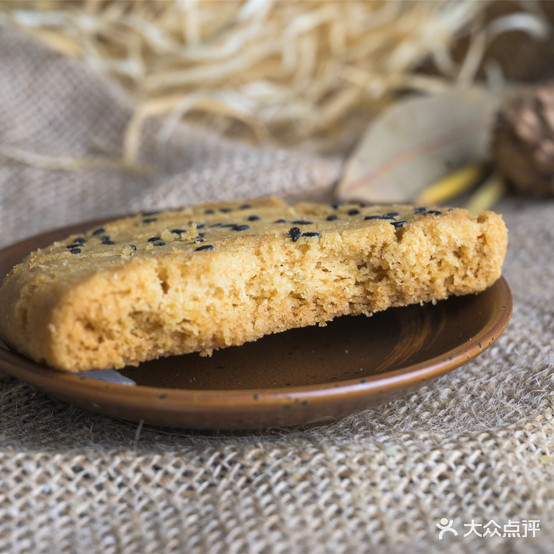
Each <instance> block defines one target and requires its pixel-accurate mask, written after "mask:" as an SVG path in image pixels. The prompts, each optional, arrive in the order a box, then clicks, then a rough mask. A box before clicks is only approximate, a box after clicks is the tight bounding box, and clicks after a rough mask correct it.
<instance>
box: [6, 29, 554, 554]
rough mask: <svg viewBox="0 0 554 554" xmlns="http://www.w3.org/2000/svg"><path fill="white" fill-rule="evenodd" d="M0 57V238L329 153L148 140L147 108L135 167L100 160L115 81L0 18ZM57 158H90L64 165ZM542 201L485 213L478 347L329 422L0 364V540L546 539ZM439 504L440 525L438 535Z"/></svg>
mask: <svg viewBox="0 0 554 554" xmlns="http://www.w3.org/2000/svg"><path fill="white" fill-rule="evenodd" d="M0 68H1V73H0V155H1V162H0V199H1V202H0V222H1V225H0V229H1V233H0V245H6V244H8V243H12V242H14V241H16V240H17V239H20V238H23V237H25V236H28V235H31V234H34V233H37V232H40V231H42V230H44V229H47V228H52V227H56V226H60V225H63V224H67V223H70V222H76V221H82V220H84V219H90V218H94V217H98V216H104V215H109V214H115V213H123V212H128V211H132V210H135V209H139V208H152V207H163V206H174V205H180V204H187V203H194V202H199V201H206V200H215V199H230V198H237V197H240V198H245V197H254V196H260V195H266V194H268V193H270V192H272V193H279V194H283V195H286V196H289V197H291V196H302V195H304V196H307V197H313V196H314V195H315V196H317V195H320V193H325V192H329V191H330V189H331V186H332V184H333V182H334V181H335V180H336V178H337V175H338V174H339V172H340V166H341V162H340V161H339V160H321V159H315V158H310V157H307V156H303V155H300V154H296V153H294V152H287V151H281V150H277V149H269V148H268V149H255V148H252V147H249V146H244V145H240V144H237V143H232V142H229V141H222V140H220V139H219V138H217V137H215V136H213V135H210V134H209V133H207V132H205V131H201V130H199V129H195V128H191V127H188V126H185V125H181V126H180V127H178V128H177V129H176V130H175V131H174V132H173V133H172V134H171V136H169V137H160V134H159V129H160V123H159V122H152V123H150V124H149V125H148V126H147V129H146V131H145V135H144V137H143V141H142V147H141V153H140V159H139V162H140V164H141V165H143V166H148V168H149V169H148V172H147V173H133V172H132V171H129V170H128V169H125V168H120V167H117V166H116V167H109V166H108V165H106V163H105V161H106V160H105V158H106V157H111V158H114V159H117V157H118V156H119V154H120V153H121V148H122V136H123V132H124V129H125V126H126V123H127V121H128V120H129V117H130V115H131V113H132V109H133V106H132V103H131V102H130V101H129V100H128V99H127V98H126V97H125V96H124V94H123V93H122V92H120V91H119V90H118V89H117V88H116V87H115V86H113V85H112V84H111V83H108V82H106V81H104V80H102V79H100V78H99V77H98V76H97V75H95V74H94V73H92V72H91V71H89V70H87V69H85V68H83V67H82V66H80V65H79V63H78V62H76V61H69V60H67V59H65V58H63V57H61V56H59V55H57V54H54V53H52V52H50V51H48V50H46V49H45V48H43V47H42V46H40V45H38V44H36V43H35V42H33V41H31V40H29V39H28V38H26V37H24V36H22V35H20V34H18V33H16V32H15V31H13V30H10V29H7V28H1V27H0ZM76 158H81V159H82V158H86V159H89V160H90V159H91V158H93V159H94V160H95V161H93V162H91V165H90V167H86V168H82V167H81V168H75V167H74V166H73V164H74V160H75V159H76ZM99 159H100V161H99ZM87 163H88V162H87ZM95 164H96V165H95ZM553 207H554V206H553V204H552V202H543V203H532V202H531V201H526V200H515V199H508V200H506V201H504V203H503V204H502V205H501V206H499V208H498V209H499V210H500V211H502V212H503V213H504V215H505V219H506V221H507V224H508V226H509V229H510V247H509V252H508V257H507V261H506V264H505V272H504V273H505V276H506V278H507V279H508V281H509V283H510V285H511V287H512V290H513V294H514V299H515V308H514V314H513V319H512V321H511V323H510V326H509V328H508V330H507V331H506V332H505V334H504V335H503V336H502V337H501V338H500V340H498V342H497V343H496V344H495V345H494V346H493V347H492V348H490V349H489V350H488V351H486V352H485V353H484V354H483V355H482V356H480V357H479V358H478V359H477V360H476V361H474V362H472V363H469V364H467V365H466V366H464V367H463V368H461V369H459V370H457V371H455V372H453V373H451V374H449V375H447V376H445V377H442V378H440V379H438V380H436V381H434V382H432V383H431V384H429V385H427V386H425V387H424V388H422V389H420V390H419V391H418V392H416V393H413V394H411V395H409V396H407V397H405V398H402V399H400V400H397V401H394V402H391V403H389V404H386V405H384V406H382V407H381V408H379V409H376V410H369V411H366V412H363V413H361V414H357V415H353V416H351V417H349V418H347V419H345V420H343V421H340V422H337V423H335V424H332V425H328V426H325V427H319V428H315V429H311V430H307V431H306V430H303V431H300V430H271V431H265V432H263V433H254V434H244V435H232V434H221V433H215V432H214V433H213V434H209V435H206V434H204V435H200V434H194V433H190V432H187V431H179V430H170V429H162V428H157V427H153V426H148V425H144V426H142V427H141V426H137V425H135V424H131V423H126V422H120V421H115V420H112V419H109V418H106V417H103V416H101V415H96V414H92V413H88V412H86V411H83V410H81V409H78V408H75V407H72V406H69V405H66V404H64V403H61V402H58V401H56V400H53V399H51V398H49V397H48V396H46V395H45V394H43V393H42V392H40V391H38V390H36V389H34V388H32V387H30V386H28V385H26V384H24V383H21V382H19V381H18V380H16V379H14V378H11V377H8V376H7V375H3V376H2V379H1V380H0V387H1V390H2V392H1V397H0V398H1V402H0V410H1V414H0V460H1V462H0V463H1V465H0V472H1V478H2V481H1V483H0V551H1V552H56V553H57V552H90V553H91V554H92V553H93V552H94V553H96V552H102V553H108V552H210V553H212V552H214V553H215V552H322V551H329V552H348V553H350V552H368V551H383V552H404V551H410V552H428V551H439V550H440V551H442V550H446V549H447V550H448V551H452V552H457V551H504V552H530V551H536V552H552V544H553V543H554V516H553V514H554V485H553V478H554V453H553V452H552V448H553V438H552V431H553V410H552V408H553V400H554V395H553V392H552V377H553V371H552V365H553V364H552V340H553V306H554V263H553V261H552V256H553V246H552V245H553V244H554V240H553V230H552V229H553V227H552V219H553V216H554V211H553ZM441 518H447V519H449V520H452V521H453V528H454V529H456V530H457V531H458V533H459V534H458V536H454V535H453V534H452V533H446V534H445V537H444V538H443V540H442V541H439V539H438V528H437V527H436V524H437V523H438V522H439V520H440V519H441ZM472 520H473V521H474V522H475V523H476V524H477V525H479V524H480V525H486V524H489V525H488V529H489V533H490V532H492V531H494V530H495V528H496V527H495V526H494V525H492V524H491V523H490V522H491V520H492V521H493V522H494V523H495V524H496V525H497V526H498V527H499V528H500V529H499V531H500V533H503V531H504V530H505V526H506V525H508V524H509V523H510V522H511V523H512V526H515V528H516V529H517V530H518V531H519V533H520V534H524V533H525V529H530V528H531V527H530V525H531V524H529V523H528V521H529V520H540V523H539V527H540V530H539V531H537V532H535V533H531V532H528V533H527V534H528V537H527V538H523V537H515V538H509V537H499V536H493V537H491V536H486V537H482V538H480V537H478V536H477V535H476V534H475V533H472V534H470V535H467V536H465V537H464V536H463V535H464V534H466V533H468V531H469V528H468V527H465V526H464V525H466V524H470V522H471V521H472ZM526 521H527V523H526ZM516 523H517V524H516ZM477 530H478V531H480V533H481V534H483V533H484V532H485V528H483V527H477ZM532 534H535V535H536V537H535V538H534V539H533V538H531V535H532Z"/></svg>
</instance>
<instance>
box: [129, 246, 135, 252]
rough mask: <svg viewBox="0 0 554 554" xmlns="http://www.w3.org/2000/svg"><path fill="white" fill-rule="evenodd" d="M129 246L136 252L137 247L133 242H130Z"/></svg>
mask: <svg viewBox="0 0 554 554" xmlns="http://www.w3.org/2000/svg"><path fill="white" fill-rule="evenodd" d="M129 248H130V249H131V250H132V251H133V252H136V251H137V247H136V246H135V245H134V244H130V245H129Z"/></svg>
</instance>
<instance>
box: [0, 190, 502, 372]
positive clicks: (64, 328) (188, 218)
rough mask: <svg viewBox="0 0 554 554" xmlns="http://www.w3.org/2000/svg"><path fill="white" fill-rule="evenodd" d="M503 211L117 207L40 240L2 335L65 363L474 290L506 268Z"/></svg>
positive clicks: (8, 299) (37, 355)
mask: <svg viewBox="0 0 554 554" xmlns="http://www.w3.org/2000/svg"><path fill="white" fill-rule="evenodd" d="M506 244H507V230H506V227H505V225H504V223H503V221H502V218H501V216H499V215H497V214H495V213H493V212H484V213H482V214H481V215H479V216H472V215H470V214H469V213H468V212H466V211H465V210H462V209H456V208H444V209H443V208H441V209H435V208H426V207H419V206H415V207H414V206H409V205H393V206H374V205H364V204H333V205H329V204H312V203H301V204H297V205H295V206H288V205H287V204H285V203H284V202H283V201H281V200H279V199H276V198H270V199H267V200H262V201H257V202H249V203H222V204H212V205H200V206H196V207H194V208H186V209H182V210H173V211H164V212H147V213H141V214H138V215H135V216H132V217H127V218H123V219H119V220H115V221H112V222H109V223H106V224H105V225H102V227H99V228H94V229H90V230H89V231H88V232H85V233H82V234H78V235H72V236H70V237H68V238H67V239H65V240H63V241H59V242H55V243H54V244H52V245H50V246H48V247H46V248H44V249H40V250H37V251H35V252H32V253H31V254H30V255H29V256H27V258H26V259H25V260H23V261H22V262H21V263H20V264H18V265H17V266H15V267H14V268H13V269H12V271H11V272H10V273H9V274H8V275H7V276H6V278H5V279H4V282H3V283H2V285H1V287H0V310H1V312H0V336H1V337H2V340H4V341H5V342H6V344H8V345H9V346H10V347H12V348H14V349H16V350H18V351H19V352H21V353H23V354H25V355H27V356H29V357H30V358H32V359H34V360H36V361H37V362H40V363H45V364H47V365H49V366H51V367H54V368H57V369H60V370H65V371H72V372H77V371H85V370H91V369H105V368H121V367H123V366H126V365H137V364H139V363H140V362H142V361H145V360H150V359H154V358H158V357H160V356H169V355H173V354H184V353H189V352H201V353H203V354H207V355H209V354H210V353H211V352H212V351H213V350H214V349H219V348H224V347H228V346H232V345H240V344H243V343H244V342H247V341H253V340H256V339H258V338H260V337H262V336H264V335H266V334H269V333H276V332H280V331H285V330H287V329H291V328H295V327H302V326H306V325H314V324H324V323H325V322H327V321H330V320H332V319H333V318H335V317H337V316H342V315H347V314H367V315H370V314H372V313H373V312H377V311H380V310H384V309H386V308H389V307H392V306H405V305H408V304H414V303H423V302H435V301H437V300H441V299H444V298H447V297H448V296H450V295H463V294H471V293H476V292H479V291H482V290H484V289H485V288H487V287H488V286H490V285H492V284H493V283H494V282H495V281H496V280H497V279H498V277H500V274H501V267H502V262H503V259H504V255H505V252H506Z"/></svg>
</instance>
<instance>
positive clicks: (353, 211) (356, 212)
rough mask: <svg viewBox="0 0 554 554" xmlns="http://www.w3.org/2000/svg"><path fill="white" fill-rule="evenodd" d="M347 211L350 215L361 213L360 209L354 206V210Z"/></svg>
mask: <svg viewBox="0 0 554 554" xmlns="http://www.w3.org/2000/svg"><path fill="white" fill-rule="evenodd" d="M346 213H347V214H348V215H358V214H359V213H360V210H356V208H354V209H353V210H348V211H347V212H346Z"/></svg>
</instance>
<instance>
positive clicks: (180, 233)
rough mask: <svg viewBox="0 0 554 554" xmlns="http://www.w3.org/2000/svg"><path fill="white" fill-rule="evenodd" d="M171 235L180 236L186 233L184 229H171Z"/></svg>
mask: <svg viewBox="0 0 554 554" xmlns="http://www.w3.org/2000/svg"><path fill="white" fill-rule="evenodd" d="M171 232H172V233H176V234H177V235H182V234H183V233H186V232H187V231H186V229H171Z"/></svg>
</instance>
